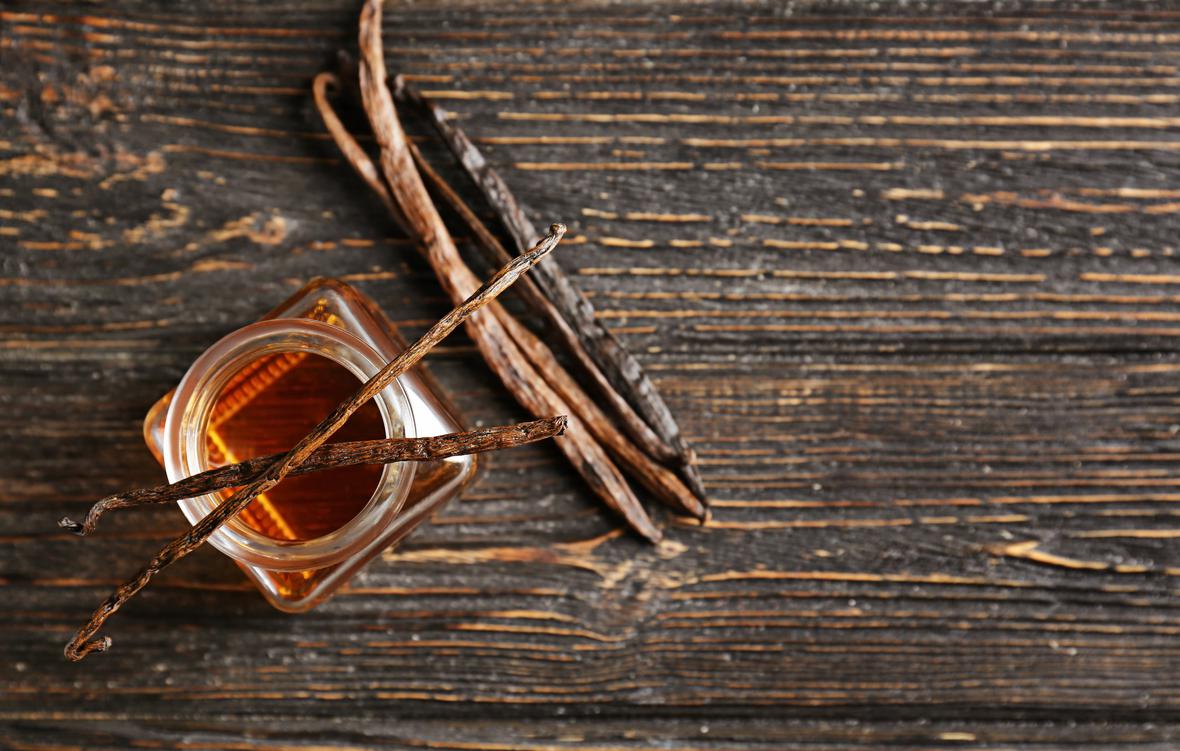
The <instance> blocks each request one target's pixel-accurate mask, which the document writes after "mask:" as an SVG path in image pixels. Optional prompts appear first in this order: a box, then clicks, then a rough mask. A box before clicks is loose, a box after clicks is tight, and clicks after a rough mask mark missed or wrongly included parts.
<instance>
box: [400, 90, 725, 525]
mask: <svg viewBox="0 0 1180 751" xmlns="http://www.w3.org/2000/svg"><path fill="white" fill-rule="evenodd" d="M394 93H395V95H396V96H397V97H398V99H399V100H401V101H403V102H407V103H410V104H413V105H415V106H416V107H418V108H419V109H421V110H422V111H423V112H425V113H426V114H427V115H429V119H430V121H431V123H432V124H433V125H434V127H435V129H436V130H437V131H438V133H439V135H440V136H441V137H442V139H443V141H444V142H445V143H446V145H447V147H448V148H449V149H450V151H451V153H452V154H453V155H454V156H455V158H456V160H458V162H459V163H460V164H461V165H462V166H463V168H464V169H465V170H466V172H467V174H468V175H469V176H470V177H471V179H472V181H473V182H474V183H475V184H476V186H477V187H478V188H479V189H480V191H481V193H482V194H483V196H484V198H485V200H487V202H488V203H489V204H490V205H491V206H492V208H493V209H494V210H495V211H496V213H497V215H498V217H499V218H500V221H501V222H502V223H503V224H504V226H505V228H506V229H507V230H508V232H509V234H510V235H512V238H513V240H515V241H516V245H517V247H520V248H527V247H529V246H530V245H531V244H532V243H533V242H535V241H536V237H537V231H536V229H535V228H534V227H533V224H532V222H530V221H529V219H528V217H527V216H526V215H525V213H524V210H523V209H522V208H521V206H520V204H519V203H518V202H517V200H516V197H515V196H514V195H513V194H512V191H511V190H510V189H509V188H508V185H507V184H506V183H505V182H504V180H503V179H502V178H501V177H500V175H499V174H497V173H496V171H495V170H494V169H492V167H491V165H489V164H488V162H487V160H486V159H485V158H484V156H483V154H482V153H481V152H480V150H479V149H478V148H477V147H476V146H475V144H474V143H472V142H471V139H470V138H468V137H467V135H466V134H465V133H464V132H463V130H462V129H461V128H460V127H459V126H458V125H456V124H455V123H454V122H453V120H452V118H451V117H450V115H449V113H448V112H447V111H446V110H444V109H443V108H442V107H440V106H438V105H437V104H435V103H434V102H432V101H430V100H429V99H427V98H426V97H425V96H423V95H422V94H421V93H419V92H418V91H417V90H416V89H414V87H413V86H411V85H409V84H408V83H406V82H405V81H404V79H403V78H402V77H401V76H398V77H397V78H396V79H395V81H394ZM530 281H531V282H533V283H535V284H536V286H537V287H539V288H540V289H541V290H542V292H544V294H545V296H546V297H548V298H549V300H550V301H552V303H553V305H554V306H555V307H556V309H557V310H558V311H559V312H560V313H561V315H562V316H563V317H564V318H565V319H566V322H567V324H568V327H569V328H570V329H572V330H573V331H575V332H577V335H578V337H579V339H580V340H581V345H582V346H581V347H580V349H581V350H582V351H584V352H588V353H589V355H590V357H591V358H593V360H594V363H595V364H596V366H597V367H596V369H595V370H596V371H597V372H599V373H601V374H603V375H605V376H606V378H607V379H608V380H609V381H610V384H611V385H612V386H613V387H614V390H615V391H616V392H617V393H618V394H619V395H621V396H622V397H623V398H625V399H626V400H627V402H628V403H629V404H630V405H631V406H632V407H633V409H634V410H635V411H636V412H638V413H639V414H640V415H641V416H642V417H643V419H644V420H645V421H646V422H647V424H648V425H649V426H650V428H651V430H652V431H653V432H654V433H655V434H656V435H657V436H659V438H660V440H661V442H662V443H663V444H664V447H663V450H660V451H658V452H654V453H653V452H650V451H649V453H652V455H653V457H654V458H656V459H659V460H661V461H674V462H675V463H676V464H677V465H678V470H679V472H680V475H681V477H682V478H683V479H684V481H685V482H686V483H687V484H688V486H689V487H690V488H691V489H692V491H693V493H695V494H696V495H697V497H698V498H700V499H701V501H703V502H705V503H708V499H707V496H706V493H705V486H704V482H703V481H702V479H701V476H700V472H699V471H698V470H697V468H696V465H695V462H696V455H695V453H694V452H693V451H692V448H691V447H690V446H689V445H688V443H687V442H686V441H685V440H684V436H683V434H682V433H681V431H680V426H679V425H678V424H677V423H676V419H675V417H673V416H672V412H671V410H669V409H668V406H667V404H665V403H664V400H663V397H661V396H660V393H659V392H658V391H657V390H656V387H655V385H654V384H652V382H651V380H650V379H648V377H647V375H646V374H645V373H644V372H643V367H642V366H641V365H640V364H639V361H638V360H636V359H635V356H634V355H632V354H631V353H630V351H628V350H627V348H626V347H624V346H623V345H622V344H621V343H620V342H619V340H618V339H616V338H615V336H614V335H613V334H611V333H610V331H608V330H607V329H606V328H605V327H604V326H602V324H600V323H599V322H598V321H597V319H596V318H595V317H594V306H593V305H591V303H590V301H589V300H587V299H586V297H585V295H583V294H582V292H581V290H579V289H578V288H577V287H576V286H574V284H573V282H571V281H570V279H569V277H567V276H566V275H565V273H564V272H563V271H562V270H561V267H560V266H559V265H558V264H549V265H547V266H545V267H544V268H541V269H538V271H537V273H536V274H534V275H533V277H532V279H530ZM574 354H575V356H576V353H574ZM590 377H591V379H592V380H593V379H594V378H595V375H594V373H590Z"/></svg>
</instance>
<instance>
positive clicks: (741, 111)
mask: <svg viewBox="0 0 1180 751" xmlns="http://www.w3.org/2000/svg"><path fill="white" fill-rule="evenodd" d="M239 5H240V6H242V7H238V6H239ZM357 5H358V4H357V3H356V2H338V1H337V0H311V1H309V2H286V3H271V2H267V3H258V4H237V3H214V2H208V1H207V0H194V1H193V2H186V3H184V4H182V5H181V6H180V7H175V8H166V7H155V6H154V5H153V4H150V3H144V4H130V3H129V4H127V7H125V8H121V9H120V8H116V7H107V6H94V5H90V4H87V3H82V2H76V3H71V2H54V1H53V0H49V1H47V2H36V3H33V2H29V3H22V2H16V3H12V2H7V3H5V4H4V6H3V10H2V11H0V248H2V252H0V405H2V409H0V431H2V432H0V437H2V439H3V443H2V446H3V450H2V451H0V501H2V503H0V535H2V540H3V542H2V546H0V586H2V587H3V589H2V591H0V602H2V604H3V606H2V607H0V644H2V649H0V726H2V729H0V746H4V747H6V748H14V749H66V748H69V749H73V748H85V749H128V748H174V747H183V748H186V749H244V748H262V749H279V748H308V749H361V748H369V747H375V746H394V747H405V748H416V749H421V748H447V749H476V748H481V749H483V748H487V749H512V750H517V749H530V750H531V749H538V748H548V747H552V746H556V747H561V748H566V747H569V748H589V749H618V748H641V747H650V746H652V745H658V746H659V747H661V748H674V749H706V748H734V747H759V748H807V749H821V748H822V749H827V748H841V749H844V748H862V747H863V748H868V747H877V746H896V747H898V748H922V749H928V748H960V747H969V748H989V749H998V748H1016V747H1023V748H1030V747H1031V748H1059V747H1064V746H1068V747H1069V748H1086V749H1097V748H1110V747H1114V746H1120V745H1123V744H1125V745H1127V746H1129V747H1134V748H1140V749H1164V748H1173V747H1174V745H1175V743H1177V742H1178V739H1180V681H1178V679H1177V669H1178V668H1180V619H1178V618H1177V607H1176V606H1177V603H1178V602H1180V600H1178V599H1177V594H1178V591H1177V590H1178V586H1177V577H1178V576H1180V556H1178V555H1177V549H1178V548H1180V541H1178V540H1177V539H1176V538H1177V537H1180V518H1178V514H1180V487H1177V485H1178V484H1180V477H1178V476H1177V474H1176V472H1175V471H1174V468H1173V465H1174V463H1175V462H1176V461H1177V459H1180V386H1178V385H1177V373H1178V371H1180V353H1178V352H1177V345H1176V341H1177V337H1178V336H1180V307H1178V305H1177V303H1178V302H1180V286H1178V285H1180V250H1178V248H1180V243H1178V242H1177V233H1176V226H1177V225H1176V215H1177V212H1180V179H1178V178H1180V140H1178V139H1177V128H1178V127H1180V117H1178V116H1177V112H1178V111H1180V109H1178V107H1177V104H1178V102H1180V70H1178V66H1180V52H1178V51H1177V50H1180V46H1178V44H1177V43H1178V42H1180V14H1177V13H1174V12H1170V11H1169V12H1165V11H1152V10H1142V9H1141V10H1134V8H1135V7H1137V4H1131V3H1128V4H1127V7H1128V8H1131V10H1120V9H1119V7H1118V6H1117V5H1114V4H1105V3H1103V4H1092V3H1069V4H1063V5H1053V4H1045V3H1039V2H1038V3H1031V2H1002V3H996V4H995V5H994V6H990V5H987V4H982V5H980V4H976V5H971V6H967V5H953V4H945V5H944V4H939V3H922V2H919V3H912V4H907V5H905V6H903V7H900V8H893V7H890V6H886V7H883V8H877V7H876V6H875V5H874V6H872V8H871V9H870V8H869V6H864V7H863V8H862V7H861V6H858V4H856V3H850V2H835V1H833V0H822V1H820V2H812V3H799V4H796V5H792V6H788V7H782V6H781V5H780V4H778V3H770V2H768V3H765V4H755V3H750V4H737V3H730V2H726V1H724V0H716V1H710V2H685V3H683V4H668V5H665V4H648V3H623V4H610V5H608V4H598V3H587V4H585V5H571V4H568V3H558V2H553V3H542V4H507V3H468V2H463V1H462V0H452V1H451V2H447V3H415V4H412V5H410V4H407V5H400V4H399V5H396V6H393V7H391V8H390V9H389V11H388V13H387V18H386V44H387V54H388V57H389V64H390V67H391V68H392V69H394V70H400V71H404V72H406V73H407V74H410V76H411V78H412V79H413V80H416V81H417V82H418V83H419V85H420V86H421V87H422V88H424V89H426V90H428V91H430V92H432V93H433V95H434V96H435V97H436V98H438V99H439V100H442V101H444V103H445V104H446V105H447V106H449V107H450V108H451V109H453V110H455V111H456V112H457V113H458V114H459V116H460V117H461V118H462V120H461V121H462V123H463V125H464V126H465V127H466V128H467V129H468V131H469V132H470V133H471V134H472V135H473V136H475V137H476V138H477V140H478V142H479V143H480V144H481V145H482V146H483V147H484V148H486V150H487V153H488V154H489V157H490V159H491V160H492V162H493V163H494V164H495V166H496V167H497V168H499V169H500V170H502V172H503V174H504V175H505V177H506V178H507V179H508V181H509V182H510V183H511V185H512V186H513V188H514V189H515V190H517V191H518V193H519V195H520V197H521V198H522V200H523V201H524V202H525V203H526V204H527V205H528V206H529V207H530V209H531V213H532V215H533V217H534V218H535V219H536V220H537V221H538V222H549V221H553V220H561V221H564V222H567V223H568V224H569V225H570V228H571V231H570V239H569V240H568V241H567V242H566V243H565V245H564V246H563V249H562V250H561V251H560V252H559V254H558V256H557V262H559V263H561V264H562V265H563V266H564V267H565V268H566V269H567V270H568V271H570V272H571V274H573V275H574V278H575V279H576V280H577V282H578V283H579V284H581V285H582V286H583V287H584V289H585V290H586V291H587V292H588V293H589V294H590V295H591V296H592V298H593V301H594V302H595V304H596V305H597V306H598V308H599V311H600V315H601V316H602V319H603V320H604V321H605V322H606V323H607V324H608V325H609V326H610V327H611V328H612V329H613V330H614V331H615V332H616V333H617V334H618V335H619V336H620V337H621V338H622V339H623V340H624V341H625V342H626V343H627V345H628V346H629V347H630V348H632V349H633V350H634V351H635V352H636V353H637V354H638V356H639V357H640V359H641V360H642V361H643V363H644V364H645V366H646V367H647V368H649V369H650V371H651V374H652V375H653V377H654V379H655V380H656V381H657V383H658V385H659V387H660V389H661V390H662V391H663V393H664V394H665V395H666V397H667V399H668V400H669V403H670V404H671V406H672V407H673V409H674V410H675V411H676V413H677V414H678V415H679V416H680V417H681V419H682V421H683V424H684V426H685V428H686V430H687V431H688V433H689V434H690V435H691V438H692V440H693V441H694V443H695V445H696V446H697V448H698V451H699V453H700V456H701V464H702V469H703V472H704V474H705V478H706V481H707V483H708V485H709V488H710V490H711V492H712V494H713V498H714V499H715V500H714V519H713V521H712V523H711V524H709V525H708V526H707V527H704V528H700V527H696V526H693V525H691V524H687V523H681V522H678V521H677V520H675V519H674V518H672V517H670V516H668V515H667V514H664V512H663V511H662V510H658V509H655V507H654V506H653V512H654V513H655V514H657V516H658V518H659V521H660V523H661V524H662V525H664V526H665V527H666V531H667V539H666V541H665V542H664V543H663V544H661V545H660V546H658V547H654V546H649V545H646V544H644V543H642V542H641V541H639V540H637V539H636V538H635V537H633V536H631V535H629V534H627V533H625V532H623V531H622V530H621V529H620V528H619V524H618V521H617V520H616V519H615V518H614V517H612V516H611V515H610V514H608V513H606V512H605V511H604V510H603V508H602V507H601V505H600V504H599V503H597V502H596V501H595V500H594V499H593V498H592V496H591V495H590V494H589V493H588V491H587V490H586V489H585V488H584V487H583V486H582V485H581V484H580V483H579V481H578V480H577V479H576V477H575V476H573V474H572V473H571V472H570V470H569V469H568V467H567V466H566V465H565V464H564V463H563V462H562V459H561V457H560V455H559V454H558V453H557V452H556V451H555V450H554V449H553V448H552V447H551V446H536V447H529V448H526V449H523V450H519V451H514V452H511V453H505V454H502V455H497V456H495V457H494V458H493V459H491V460H490V461H489V462H487V464H486V466H487V471H486V474H485V475H484V477H483V478H482V480H481V481H480V482H479V483H478V485H477V486H476V487H475V488H474V489H473V490H471V491H470V492H468V493H467V494H466V496H465V497H464V498H463V500H462V501H461V502H457V503H454V504H452V505H451V506H450V507H449V508H447V509H446V511H445V512H444V513H442V514H441V515H440V516H439V517H438V518H437V519H436V522H435V523H434V524H433V525H432V526H429V527H428V528H424V529H422V530H420V531H419V533H417V534H416V535H415V536H414V537H413V538H411V540H410V541H409V542H408V543H407V544H406V545H405V546H403V547H402V548H401V549H399V550H396V551H393V552H389V553H387V554H386V555H385V556H384V557H383V558H382V559H381V560H379V561H377V562H375V563H374V564H373V565H372V566H370V567H369V568H368V570H367V571H366V572H365V573H364V574H363V575H362V576H360V577H359V579H357V580H356V581H355V586H354V588H353V589H352V590H351V591H349V592H347V593H346V594H343V595H341V596H339V597H337V598H336V599H335V600H333V601H332V602H331V603H329V604H328V605H326V606H324V607H322V608H320V609H318V610H316V611H314V612H312V613H310V614H307V615H302V616H298V617H292V616H286V615H283V614H280V613H277V612H275V611H273V610H271V609H270V608H269V607H268V606H267V605H266V604H265V603H264V602H263V601H262V599H261V598H260V597H259V596H258V595H257V594H256V593H255V592H254V591H253V590H252V589H250V588H249V587H248V586H247V585H246V584H245V583H244V580H243V578H242V576H241V575H240V574H239V572H238V571H237V569H236V568H235V567H234V566H233V564H232V563H231V562H230V561H229V560H228V559H227V558H225V557H223V556H221V555H220V554H218V553H216V552H215V551H213V550H203V551H200V552H199V553H198V554H196V555H194V556H192V557H191V558H189V559H187V560H185V561H184V562H182V563H181V564H180V565H178V566H176V567H175V568H173V569H170V570H169V571H168V572H167V574H166V575H165V576H163V577H161V578H160V580H159V581H158V582H156V583H153V584H152V585H151V587H150V588H149V589H148V590H147V591H146V592H145V593H144V594H143V595H142V596H141V597H139V598H138V599H137V600H135V601H134V602H133V603H132V604H131V605H129V606H128V607H127V608H126V609H125V610H124V611H123V612H121V613H119V614H118V615H117V616H116V617H115V618H113V619H112V621H111V623H110V625H109V628H108V633H110V634H112V635H113V636H114V638H115V647H114V649H113V651H112V652H111V653H109V654H107V655H102V656H99V657H95V658H93V659H91V660H89V661H87V662H85V663H83V664H81V665H74V664H68V663H66V662H65V661H64V660H63V659H62V657H61V649H62V646H63V644H64V642H65V641H66V640H67V638H68V637H69V635H70V634H71V633H72V632H73V630H74V628H75V627H76V626H77V625H79V624H80V623H81V621H82V620H84V618H85V616H86V615H87V614H88V613H89V612H90V610H91V609H92V608H93V607H94V605H95V604H97V602H98V601H99V600H101V599H102V598H103V597H105V596H106V594H107V593H108V592H109V591H110V589H111V588H112V587H113V586H114V585H115V584H116V583H118V582H119V581H120V580H122V579H123V578H125V577H126V576H128V575H130V574H131V573H133V572H134V571H135V570H136V569H137V568H138V567H139V566H140V565H141V563H142V562H144V561H146V560H147V559H148V558H149V557H150V555H151V554H152V553H153V552H154V551H155V550H156V549H157V548H158V547H159V546H160V545H161V544H163V543H164V542H165V541H166V540H167V539H169V538H171V537H172V536H173V535H175V534H177V533H178V532H179V531H180V530H182V529H183V527H184V523H183V520H182V518H181V516H180V514H179V513H178V512H177V511H176V510H175V509H172V508H168V509H160V510H156V511H144V512H128V513H123V514H119V515H117V516H112V517H111V518H110V520H109V523H107V524H106V525H105V528H104V529H103V530H102V531H101V532H100V533H99V534H98V535H96V537H95V539H92V540H86V541H79V540H77V539H74V538H72V537H70V536H68V535H66V534H62V533H60V532H59V531H58V530H57V529H56V527H55V522H56V520H57V518H58V517H59V516H61V515H63V514H67V513H68V514H71V515H76V514H80V513H82V512H83V510H84V509H85V508H87V506H88V505H89V504H90V502H91V501H92V500H94V499H95V498H97V497H99V496H102V495H104V494H107V493H111V492H115V491H119V490H124V489H127V488H130V487H135V486H141V485H146V484H152V483H155V482H158V481H159V480H160V479H161V478H162V472H161V470H160V469H159V468H158V467H157V465H156V464H155V462H154V461H153V459H152V458H151V457H150V456H149V455H148V452H147V450H146V449H145V448H144V446H143V442H142V439H141V437H140V421H141V419H142V417H143V414H144V412H145V411H146V410H147V408H148V406H149V405H150V404H151V403H152V402H153V401H154V400H155V399H156V397H158V396H159V395H160V394H161V393H163V392H164V391H166V390H167V389H168V388H170V387H171V386H172V385H173V384H175V382H176V381H177V380H178V379H179V378H180V376H181V375H182V374H183V372H184V371H185V369H186V368H187V366H188V364H189V363H190V362H191V361H192V360H193V359H194V357H196V356H197V355H198V354H199V353H200V352H201V351H202V350H203V349H204V348H205V347H207V346H208V345H209V344H211V343H212V342H213V341H215V340H216V339H218V338H219V337H221V336H222V335H223V334H225V333H227V332H229V331H231V330H232V329H234V328H237V327H239V326H241V325H243V324H245V323H247V322H249V321H251V320H253V319H254V318H256V317H258V316H259V315H260V314H262V313H263V312H264V311H266V310H267V309H268V308H270V307H271V306H273V305H274V304H276V303H277V302H278V301H280V300H281V299H283V298H284V297H285V296H286V295H288V294H290V293H291V292H292V291H293V290H295V289H296V288H298V287H299V286H300V285H301V284H303V283H304V282H305V281H306V280H307V279H309V278H310V277H312V276H315V275H335V276H338V277H340V278H343V279H345V280H348V281H349V282H351V283H354V284H356V285H357V286H358V287H360V288H361V289H363V290H364V291H365V292H367V293H369V294H371V295H372V296H374V297H375V298H376V299H377V300H378V301H379V302H380V303H381V305H382V306H383V307H384V308H385V310H386V311H388V312H389V313H390V315H391V316H392V317H394V318H395V319H396V320H397V321H398V322H399V323H400V324H401V326H402V327H403V328H404V329H405V330H406V332H407V333H409V334H411V335H413V334H416V333H418V332H420V331H422V330H423V329H424V328H425V326H426V325H428V324H429V323H430V322H431V321H433V319H435V318H436V317H437V316H438V315H440V314H441V313H442V312H444V311H445V310H446V309H447V307H449V306H448V305H447V303H446V302H445V301H444V299H443V297H442V293H441V291H440V290H439V288H438V287H437V285H436V283H435V281H434V278H433V276H432V275H431V273H430V271H429V269H428V268H427V267H426V266H425V264H424V263H423V262H422V261H421V260H420V259H419V258H418V257H417V256H416V255H415V254H414V253H413V251H412V248H411V246H410V245H409V244H408V243H407V242H406V241H405V240H404V239H403V238H402V237H401V236H400V235H399V234H398V231H397V230H396V229H395V228H394V227H393V226H392V225H391V224H390V222H389V221H388V220H387V219H386V217H385V216H384V215H383V211H382V209H381V208H380V206H379V205H378V204H377V203H376V202H375V201H374V200H372V199H371V198H370V196H369V195H368V194H367V193H366V191H365V189H364V188H363V187H362V186H361V185H360V183H359V182H358V181H357V180H356V178H355V177H354V176H353V175H352V174H351V173H350V172H349V170H348V168H347V167H346V166H345V165H344V164H343V163H342V162H341V160H340V159H339V157H338V155H337V153H336V151H335V149H334V147H333V145H332V144H331V142H330V141H329V140H327V139H326V137H325V135H324V133H323V129H322V127H321V124H320V123H319V121H318V119H317V117H316V115H315V112H314V109H313V107H312V105H311V101H310V97H309V94H308V88H309V81H310V78H311V76H312V75H313V74H314V73H315V72H317V71H318V70H320V69H321V68H323V67H324V66H325V65H328V64H330V63H331V61H332V59H333V54H334V52H335V50H337V49H338V48H342V47H344V48H349V47H354V45H355V22H356V16H357V10H358V7H357ZM418 131H419V132H425V131H424V130H423V129H422V128H421V127H419V128H418ZM429 365H430V368H431V369H432V370H433V372H434V373H435V374H436V375H437V376H438V377H439V378H440V379H441V380H442V381H443V382H444V384H445V385H446V386H447V387H448V388H449V389H451V390H452V391H453V393H454V394H455V396H456V398H457V399H458V401H459V403H460V405H461V407H462V409H463V410H464V411H465V414H466V417H467V419H468V421H469V422H470V423H472V424H475V423H477V422H484V423H491V422H494V421H505V420H513V419H519V418H522V417H523V413H522V412H521V411H520V410H519V409H518V408H517V407H516V406H515V405H514V403H513V402H512V401H511V399H510V398H509V397H507V396H506V395H505V393H504V392H503V391H502V389H501V388H500V386H499V385H498V383H497V382H496V381H495V379H494V378H493V377H492V376H490V375H489V373H488V372H487V371H486V370H485V368H484V366H483V364H482V362H481V361H480V359H479V358H478V356H477V355H476V354H475V352H474V350H473V348H472V346H471V343H470V340H468V339H466V338H465V337H464V336H462V335H458V336H456V337H454V338H452V339H451V340H450V341H449V342H448V344H447V346H445V347H444V348H443V349H442V350H440V351H439V352H437V353H435V354H434V355H433V356H432V357H431V358H430V359H429ZM1071 744H1072V745H1071Z"/></svg>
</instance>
